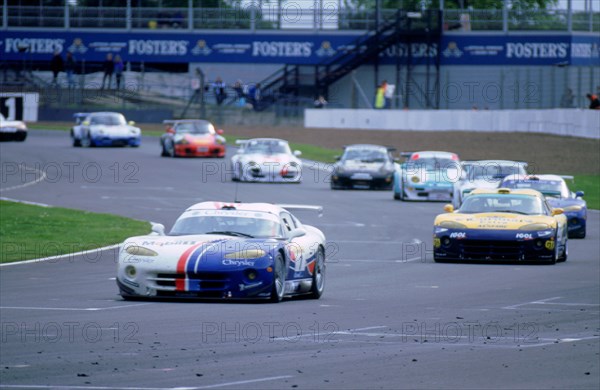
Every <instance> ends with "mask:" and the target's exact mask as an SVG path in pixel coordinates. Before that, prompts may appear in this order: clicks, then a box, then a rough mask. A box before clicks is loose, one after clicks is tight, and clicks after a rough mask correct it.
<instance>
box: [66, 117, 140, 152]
mask: <svg viewBox="0 0 600 390" xmlns="http://www.w3.org/2000/svg"><path fill="white" fill-rule="evenodd" d="M74 117H75V120H76V124H75V126H73V128H72V129H71V140H72V141H73V146H83V147H89V146H127V145H129V146H133V147H137V146H140V143H141V140H142V131H141V130H140V128H139V127H134V126H133V125H134V124H135V122H133V121H129V122H126V121H125V117H124V116H123V114H120V113H118V112H93V113H83V112H81V113H77V114H75V115H74Z"/></svg>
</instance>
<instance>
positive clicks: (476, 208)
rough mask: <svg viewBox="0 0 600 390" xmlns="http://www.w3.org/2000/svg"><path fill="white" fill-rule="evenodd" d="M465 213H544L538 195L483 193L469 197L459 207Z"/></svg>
mask: <svg viewBox="0 0 600 390" xmlns="http://www.w3.org/2000/svg"><path fill="white" fill-rule="evenodd" d="M459 212H460V213H463V214H476V213H516V214H524V215H540V214H544V208H543V205H542V201H541V200H540V199H539V198H538V197H536V196H529V195H505V194H484V195H483V194H482V195H471V196H469V197H467V198H466V199H465V200H464V202H463V204H462V206H461V207H460V209H459Z"/></svg>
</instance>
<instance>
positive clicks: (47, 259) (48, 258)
mask: <svg viewBox="0 0 600 390" xmlns="http://www.w3.org/2000/svg"><path fill="white" fill-rule="evenodd" d="M119 246H121V244H115V245H109V246H104V247H102V248H96V249H90V250H87V251H81V252H75V253H67V254H64V255H56V256H50V257H43V258H41V259H31V260H23V261H15V262H12V263H2V264H0V267H8V266H11V265H21V264H31V263H41V262H44V261H51V260H59V259H64V258H66V257H71V256H81V255H87V254H89V253H97V252H102V251H107V250H111V249H115V248H118V247H119Z"/></svg>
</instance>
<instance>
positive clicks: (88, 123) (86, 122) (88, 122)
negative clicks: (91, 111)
mask: <svg viewBox="0 0 600 390" xmlns="http://www.w3.org/2000/svg"><path fill="white" fill-rule="evenodd" d="M81 124H82V125H84V126H89V125H90V121H83V122H81Z"/></svg>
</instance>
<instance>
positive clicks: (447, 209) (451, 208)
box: [444, 204, 454, 213]
mask: <svg viewBox="0 0 600 390" xmlns="http://www.w3.org/2000/svg"><path fill="white" fill-rule="evenodd" d="M444 211H445V212H447V213H453V212H454V206H452V205H451V204H447V205H445V206H444Z"/></svg>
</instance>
